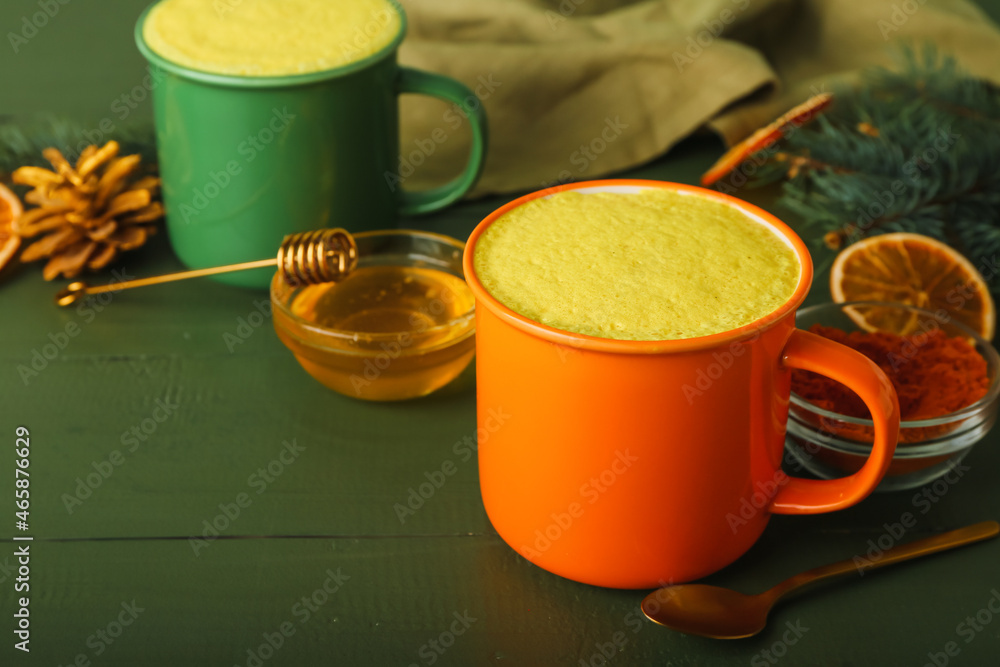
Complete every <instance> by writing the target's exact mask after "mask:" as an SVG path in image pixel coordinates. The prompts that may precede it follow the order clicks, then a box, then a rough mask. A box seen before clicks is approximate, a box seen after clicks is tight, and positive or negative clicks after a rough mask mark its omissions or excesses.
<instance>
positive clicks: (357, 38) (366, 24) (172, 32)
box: [142, 0, 402, 76]
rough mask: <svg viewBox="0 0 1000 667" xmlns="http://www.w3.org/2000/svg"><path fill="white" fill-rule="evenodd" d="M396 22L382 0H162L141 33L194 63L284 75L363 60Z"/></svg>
mask: <svg viewBox="0 0 1000 667" xmlns="http://www.w3.org/2000/svg"><path fill="white" fill-rule="evenodd" d="M401 26H402V18H401V17H400V15H399V12H398V11H397V10H396V7H395V6H394V5H393V4H392V3H390V2H388V0H337V1H335V2H331V1H330V0H215V1H212V2H210V1H209V0H163V1H162V2H160V3H159V4H157V5H156V6H155V7H154V8H153V9H152V10H151V11H150V13H149V16H147V18H146V22H145V24H144V25H143V31H142V36H143V39H144V40H145V41H146V44H147V45H149V48H151V49H152V50H153V51H154V52H156V53H157V54H159V55H161V56H163V57H164V58H166V59H167V60H171V61H173V62H175V63H177V64H179V65H183V66H185V67H190V68H192V69H197V70H202V71H205V72H213V73H216V74H236V75H243V76H284V75H291V74H305V73H308V72H317V71H320V70H326V69H333V68H336V67H342V66H344V65H347V64H350V63H352V62H356V61H358V60H363V59H364V58H366V57H368V56H370V55H373V54H375V53H377V52H378V51H379V50H381V49H382V48H384V47H385V46H386V45H388V44H389V43H390V42H392V40H393V38H395V37H396V35H398V34H399V31H400V29H401Z"/></svg>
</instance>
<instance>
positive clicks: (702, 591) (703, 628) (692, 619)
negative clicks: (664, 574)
mask: <svg viewBox="0 0 1000 667" xmlns="http://www.w3.org/2000/svg"><path fill="white" fill-rule="evenodd" d="M770 610H771V604H770V603H769V602H768V600H767V599H765V598H763V597H761V596H757V595H744V594H743V593H740V592H738V591H734V590H732V589H729V588H720V587H718V586H708V585H706V584H681V585H677V586H668V587H666V588H661V589H659V590H658V591H655V592H653V593H651V594H650V595H647V596H646V599H644V600H643V601H642V613H644V614H645V615H646V616H647V617H648V618H650V619H652V620H653V621H655V622H656V623H659V624H660V625H665V626H666V627H668V628H673V629H674V630H679V631H680V632H684V633H686V634H689V635H701V636H702V637H713V638H715V639H742V638H744V637H752V636H753V635H755V634H757V633H758V632H760V631H761V630H763V629H764V626H765V625H766V624H767V613H768V612H769V611H770Z"/></svg>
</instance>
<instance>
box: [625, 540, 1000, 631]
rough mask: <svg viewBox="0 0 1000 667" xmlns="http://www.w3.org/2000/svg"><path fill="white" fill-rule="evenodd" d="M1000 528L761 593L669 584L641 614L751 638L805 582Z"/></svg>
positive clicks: (679, 626)
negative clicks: (780, 604)
mask: <svg viewBox="0 0 1000 667" xmlns="http://www.w3.org/2000/svg"><path fill="white" fill-rule="evenodd" d="M998 532H1000V524H998V523H997V522H996V521H983V522H982V523H977V524H973V525H971V526H966V527H965V528H959V529H958V530H952V531H949V532H947V533H941V534H940V535H935V536H934V537H928V538H924V539H922V540H916V541H914V542H910V543H909V544H903V545H900V546H895V547H892V548H890V549H886V550H885V551H883V552H882V556H881V557H880V558H879V559H878V560H873V561H868V560H866V561H865V564H864V565H863V566H861V567H859V566H858V564H857V563H856V562H855V561H854V559H851V560H844V561H840V562H839V563H832V564H830V565H823V566H822V567H817V568H815V569H812V570H809V571H807V572H802V573H801V574H797V575H795V576H794V577H791V578H790V579H786V580H785V581H782V582H781V583H780V584H778V585H777V586H775V587H774V588H772V589H771V590H768V591H764V592H763V593H758V594H757V595H744V594H743V593H737V592H736V591H734V590H730V589H728V588H720V587H718V586H707V585H704V584H679V585H677V586H666V587H664V588H661V589H659V590H657V591H654V592H652V593H650V594H649V595H647V596H646V599H644V600H643V601H642V612H643V613H644V614H645V615H646V617H647V618H649V619H650V620H651V621H653V622H655V623H659V624H660V625H663V626H666V627H668V628H672V629H674V630H678V631H680V632H684V633H687V634H689V635H701V636H702V637H712V638H715V639H742V638H744V637H752V636H753V635H755V634H757V633H758V632H760V631H761V630H763V629H764V625H765V624H766V623H767V614H768V612H769V611H771V607H773V606H774V603H775V602H777V601H778V600H779V599H780V598H782V597H784V596H785V595H787V594H788V593H791V592H792V591H794V590H797V589H799V588H801V587H803V586H805V585H806V584H811V583H815V582H818V581H822V580H825V579H831V578H834V577H842V576H845V575H849V574H854V575H858V574H862V573H863V572H867V571H868V570H874V569H877V568H880V567H884V566H886V565H894V564H895V563H901V562H903V561H905V560H910V559H911V558H920V557H921V556H929V555H930V554H933V553H937V552H939V551H947V550H948V549H954V548H955V547H960V546H963V545H966V544H971V543H973V542H979V541H980V540H986V539H989V538H991V537H996V535H997V533H998Z"/></svg>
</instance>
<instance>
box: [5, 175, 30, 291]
mask: <svg viewBox="0 0 1000 667" xmlns="http://www.w3.org/2000/svg"><path fill="white" fill-rule="evenodd" d="M23 211H24V207H23V206H22V205H21V200H20V199H18V198H17V195H15V194H14V193H13V192H11V191H10V189H8V188H7V186H5V185H4V184H3V183H0V271H2V270H3V267H5V266H7V263H8V262H9V261H10V260H11V259H13V257H14V255H15V254H17V249H18V248H20V247H21V237H20V236H18V235H17V234H15V233H14V221H15V220H17V218H18V216H20V215H21V213H22V212H23Z"/></svg>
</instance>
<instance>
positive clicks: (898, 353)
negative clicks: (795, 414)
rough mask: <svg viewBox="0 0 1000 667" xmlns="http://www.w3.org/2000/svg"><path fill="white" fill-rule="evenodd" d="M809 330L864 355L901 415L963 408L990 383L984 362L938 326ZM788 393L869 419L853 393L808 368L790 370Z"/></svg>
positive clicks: (914, 416)
mask: <svg viewBox="0 0 1000 667" xmlns="http://www.w3.org/2000/svg"><path fill="white" fill-rule="evenodd" d="M809 330H810V331H811V332H813V333H815V334H818V335H820V336H823V337H824V338H829V339H830V340H833V341H836V342H838V343H842V344H844V345H846V346H848V347H850V348H853V349H855V350H857V351H858V352H860V353H861V354H863V355H865V356H866V357H868V358H869V359H871V360H872V361H874V362H875V363H876V364H878V366H879V367H880V368H881V369H882V370H883V371H885V374H886V375H887V376H889V380H890V381H891V382H892V385H893V387H895V388H896V394H897V395H898V396H899V408H900V419H902V420H903V421H907V420H915V419H931V418H934V417H941V416H943V415H946V414H948V413H950V412H954V411H955V410H959V409H961V408H964V407H966V406H967V405H971V404H973V403H975V402H976V401H978V400H979V399H980V398H982V397H983V396H985V395H986V391H987V390H988V389H989V386H990V378H989V376H988V375H987V369H986V360H985V359H983V357H982V356H981V355H980V354H979V353H978V352H976V348H975V347H973V346H972V345H971V344H970V343H969V342H968V341H967V340H966V339H964V338H961V337H957V336H956V337H954V338H949V337H948V336H947V335H946V334H945V333H944V332H943V331H941V330H940V329H934V330H932V331H929V332H927V333H919V334H914V335H912V336H899V335H896V334H892V333H885V332H876V333H865V332H861V331H855V332H852V333H847V332H845V331H841V330H840V329H836V328H834V327H824V326H820V325H818V324H814V325H813V326H811V327H810V328H809ZM792 391H793V392H795V393H796V394H798V395H799V396H801V397H802V398H804V399H806V400H807V401H809V402H810V403H813V404H814V405H816V406H818V407H821V408H823V409H825V410H829V411H831V412H837V413H839V414H842V415H849V416H851V417H858V418H862V419H870V418H871V414H870V413H869V412H868V408H867V407H865V404H864V403H863V402H862V401H861V399H860V398H858V396H857V394H855V393H854V392H853V391H851V390H850V389H848V388H847V387H845V386H844V385H842V384H840V383H839V382H837V381H835V380H831V379H830V378H827V377H824V376H822V375H817V374H816V373H812V372H810V371H802V370H794V371H792Z"/></svg>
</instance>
